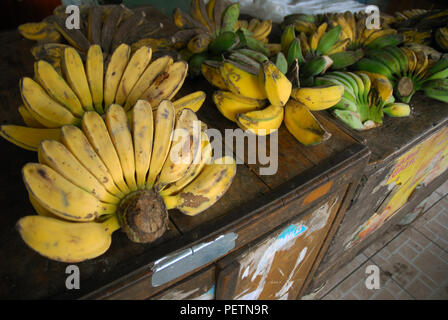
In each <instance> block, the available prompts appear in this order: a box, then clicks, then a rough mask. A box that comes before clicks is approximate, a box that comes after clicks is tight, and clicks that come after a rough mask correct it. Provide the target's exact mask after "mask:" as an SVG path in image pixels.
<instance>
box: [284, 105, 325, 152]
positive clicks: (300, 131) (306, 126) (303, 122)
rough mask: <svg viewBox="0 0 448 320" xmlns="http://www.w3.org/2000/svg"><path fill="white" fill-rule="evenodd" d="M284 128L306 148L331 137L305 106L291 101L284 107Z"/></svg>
mask: <svg viewBox="0 0 448 320" xmlns="http://www.w3.org/2000/svg"><path fill="white" fill-rule="evenodd" d="M285 126H286V128H287V129H288V131H289V132H290V133H291V134H292V135H293V136H294V137H295V138H296V139H297V141H299V142H300V143H302V144H304V145H306V146H308V145H314V144H318V143H321V142H323V141H325V140H327V139H328V138H330V136H331V134H330V133H328V132H326V131H325V129H323V128H322V126H321V125H320V123H319V122H318V121H317V119H316V118H315V117H314V116H313V114H312V113H311V111H310V110H309V109H308V108H307V107H306V106H305V105H303V104H302V103H300V102H297V101H295V100H292V99H291V100H289V101H288V103H287V104H286V106H285Z"/></svg>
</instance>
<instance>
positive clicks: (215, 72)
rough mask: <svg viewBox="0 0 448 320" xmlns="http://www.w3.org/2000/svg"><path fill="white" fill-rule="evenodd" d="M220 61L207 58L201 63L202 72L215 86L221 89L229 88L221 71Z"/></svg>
mask: <svg viewBox="0 0 448 320" xmlns="http://www.w3.org/2000/svg"><path fill="white" fill-rule="evenodd" d="M219 67H220V63H219V62H217V61H211V60H206V61H204V62H203V63H202V64H201V73H202V75H203V76H204V78H205V79H206V80H207V81H208V82H209V83H211V84H212V85H213V86H215V87H217V88H219V89H224V90H225V89H227V85H226V83H225V82H224V79H223V78H222V76H221V73H220V71H219Z"/></svg>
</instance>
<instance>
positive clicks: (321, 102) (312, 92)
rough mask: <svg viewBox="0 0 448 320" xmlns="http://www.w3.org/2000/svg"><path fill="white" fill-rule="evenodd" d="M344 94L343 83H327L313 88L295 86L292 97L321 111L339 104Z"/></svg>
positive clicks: (310, 107) (314, 109)
mask: <svg viewBox="0 0 448 320" xmlns="http://www.w3.org/2000/svg"><path fill="white" fill-rule="evenodd" d="M343 94H344V86H342V85H325V86H318V87H312V88H295V89H293V90H292V93H291V97H292V98H294V99H295V100H297V101H298V102H300V103H301V104H303V105H305V106H306V107H308V108H309V109H310V110H313V111H319V110H325V109H328V108H331V107H332V106H334V105H335V104H337V103H338V102H339V101H340V100H341V98H342V95H343Z"/></svg>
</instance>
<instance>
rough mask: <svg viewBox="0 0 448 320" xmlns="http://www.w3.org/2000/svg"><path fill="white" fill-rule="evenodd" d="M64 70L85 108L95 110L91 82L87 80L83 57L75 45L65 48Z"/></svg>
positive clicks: (63, 57) (62, 64) (66, 77)
mask: <svg viewBox="0 0 448 320" xmlns="http://www.w3.org/2000/svg"><path fill="white" fill-rule="evenodd" d="M61 67H62V72H63V74H64V77H65V80H67V82H68V83H69V84H70V87H71V88H72V89H73V91H74V92H75V93H76V95H77V96H78V99H79V100H80V101H81V104H82V106H83V108H84V109H85V110H93V101H92V95H91V93H90V88H89V82H88V81H87V76H86V72H85V70H84V65H83V63H82V59H81V57H80V55H79V53H78V51H76V49H75V48H73V47H68V48H65V50H64V55H63V56H62V63H61Z"/></svg>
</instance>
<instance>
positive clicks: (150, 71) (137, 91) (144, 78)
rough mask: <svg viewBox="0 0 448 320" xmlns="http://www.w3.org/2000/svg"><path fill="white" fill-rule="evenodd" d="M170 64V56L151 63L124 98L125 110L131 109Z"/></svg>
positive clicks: (171, 59) (171, 60)
mask: <svg viewBox="0 0 448 320" xmlns="http://www.w3.org/2000/svg"><path fill="white" fill-rule="evenodd" d="M172 64H173V58H171V57H170V56H163V57H160V58H158V59H156V60H154V61H153V62H151V63H150V65H149V66H148V67H147V68H146V70H145V71H144V72H143V74H142V75H141V77H140V78H139V79H138V80H137V83H136V84H135V85H134V87H133V88H132V90H131V92H130V93H129V95H128V97H127V98H126V103H125V110H129V109H131V107H132V106H133V105H134V104H135V103H136V102H137V100H138V99H140V98H141V97H142V96H143V93H144V92H145V91H146V90H147V89H148V87H149V86H150V85H151V84H152V83H153V81H154V79H156V78H157V77H158V76H159V75H160V74H161V73H162V72H164V71H166V70H167V68H168V67H169V66H170V65H172ZM153 107H154V108H155V107H157V106H154V105H153Z"/></svg>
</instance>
